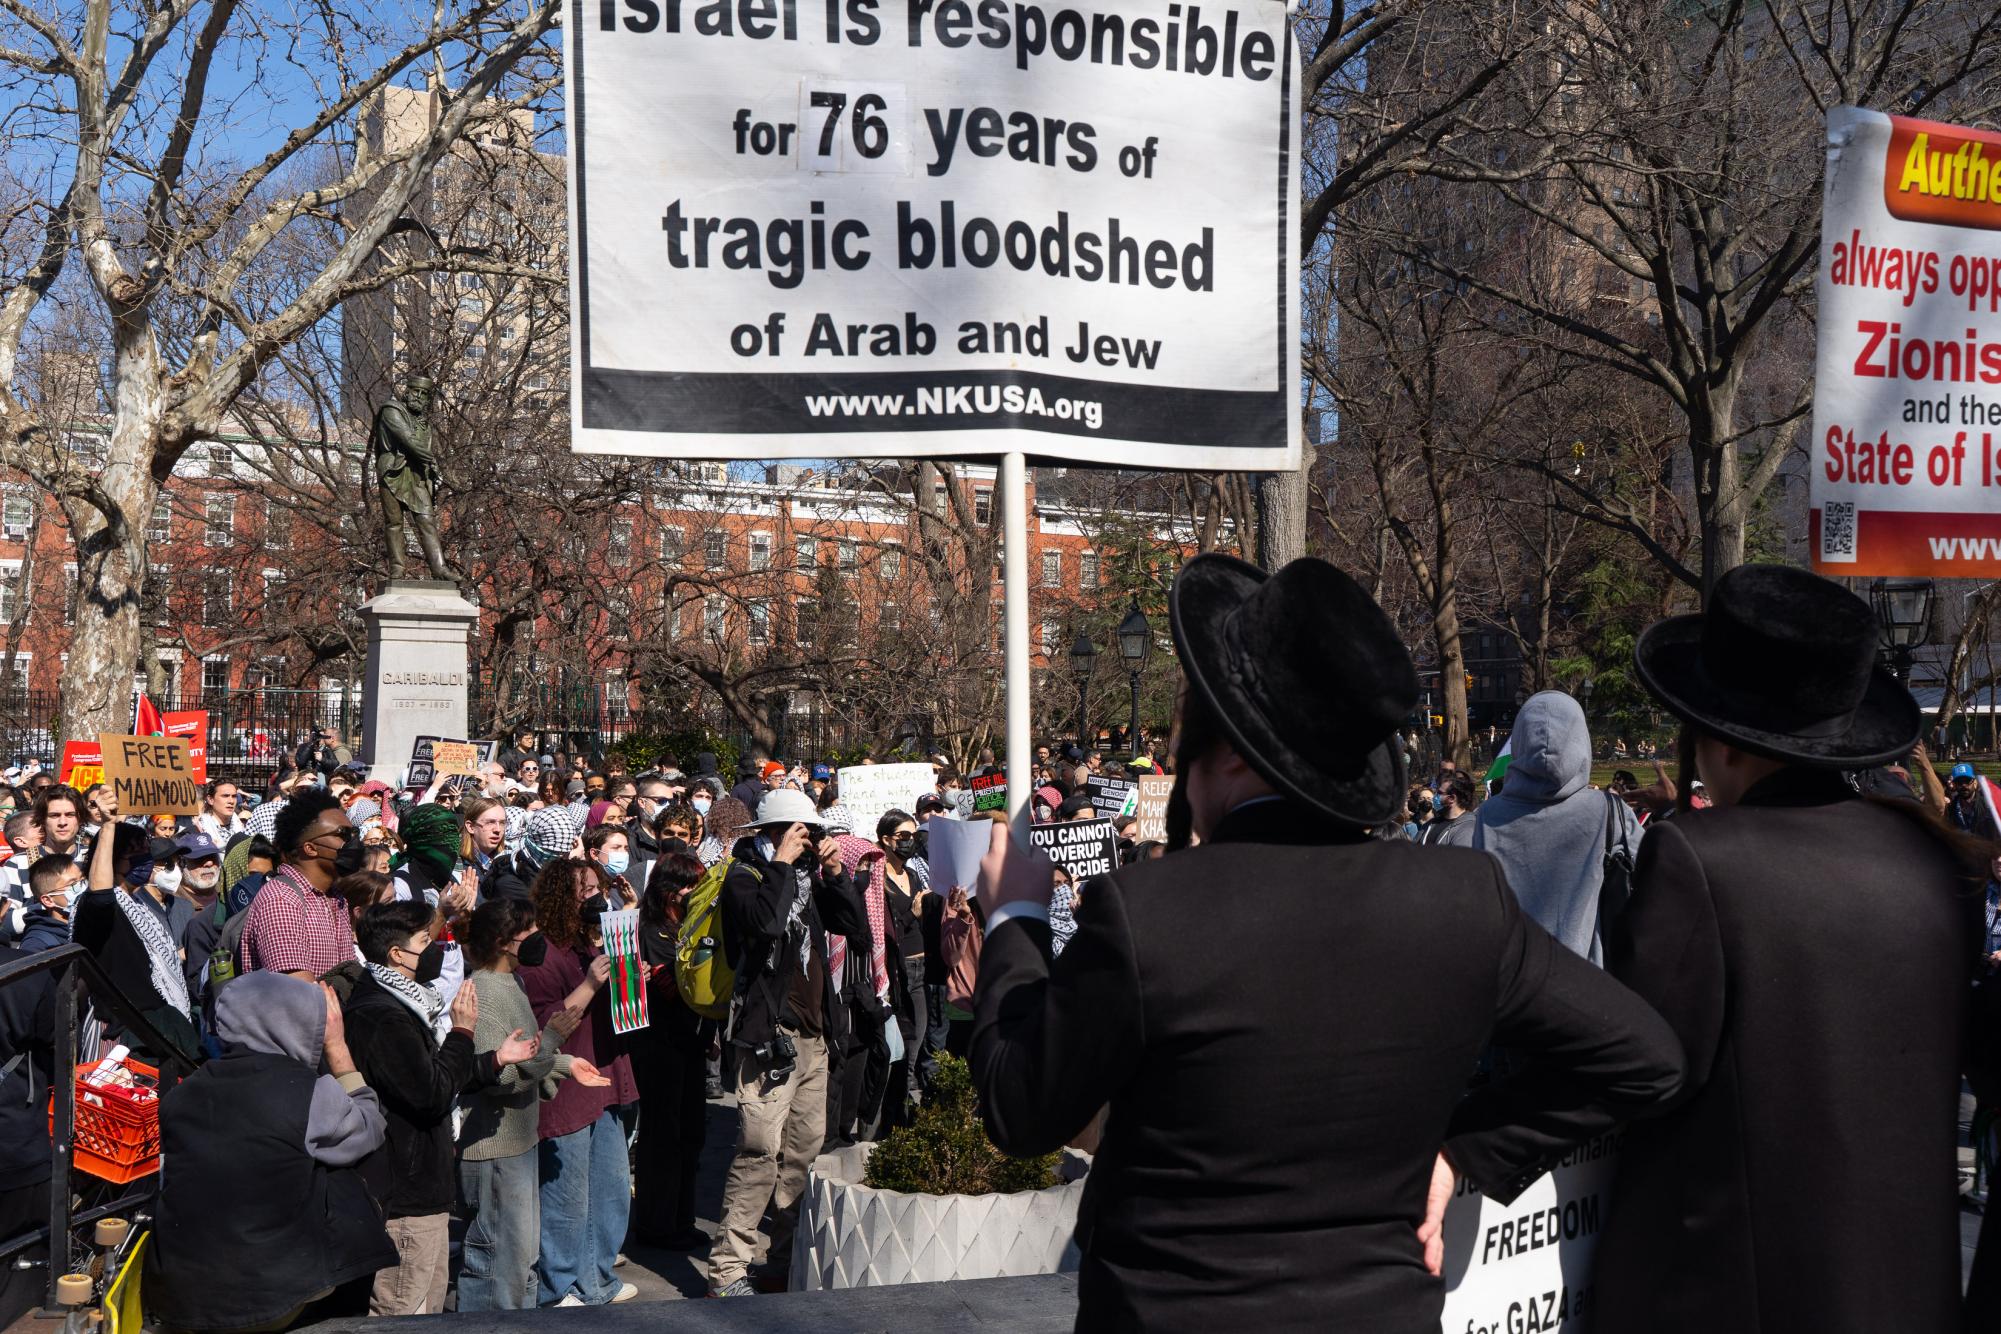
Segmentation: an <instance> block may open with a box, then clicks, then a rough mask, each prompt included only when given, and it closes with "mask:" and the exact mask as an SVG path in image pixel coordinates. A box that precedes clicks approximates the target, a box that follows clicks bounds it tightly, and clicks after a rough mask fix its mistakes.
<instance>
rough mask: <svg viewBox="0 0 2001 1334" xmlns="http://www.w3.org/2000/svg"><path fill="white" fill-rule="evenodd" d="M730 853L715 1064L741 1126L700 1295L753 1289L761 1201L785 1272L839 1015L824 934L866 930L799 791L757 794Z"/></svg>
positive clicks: (850, 888) (854, 936) (822, 1125)
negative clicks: (724, 1011) (730, 982)
mask: <svg viewBox="0 0 2001 1334" xmlns="http://www.w3.org/2000/svg"><path fill="white" fill-rule="evenodd" d="M731 856H732V857H733V858H734V861H733V863H732V864H731V866H730V869H729V873H728V875H727V876H726V877H725V878H724V880H723V891H722V905H723V943H724V948H725V949H727V950H728V952H729V959H730V962H731V963H732V964H734V965H735V967H736V1002H735V1007H734V1013H733V1015H732V1020H731V1026H730V1034H729V1043H728V1045H727V1046H725V1048H724V1061H725V1066H726V1069H725V1078H726V1079H728V1080H729V1081H730V1082H732V1083H733V1084H734V1085H735V1088H736V1095H737V1112H738V1129H737V1150H736V1157H735V1158H734V1159H732V1160H731V1162H730V1173H729V1180H728V1182H727V1183H726V1184H725V1185H724V1187H723V1209H722V1228H721V1231H720V1232H718V1234H717V1236H716V1242H715V1246H714V1248H713V1249H712V1250H711V1252H710V1256H709V1292H710V1293H711V1295H713V1296H718V1297H741V1296H748V1295H750V1294H751V1293H754V1292H755V1291H756V1288H755V1287H754V1286H753V1284H752V1283H751V1281H750V1280H749V1278H748V1277H746V1274H747V1271H748V1270H749V1267H750V1260H751V1255H752V1253H753V1251H754V1249H755V1247H756V1244H757V1230H758V1221H759V1220H760V1219H761V1218H762V1217H763V1216H764V1210H765V1206H766V1205H770V1206H772V1216H773V1222H772V1226H771V1250H770V1255H771V1257H772V1260H773V1262H774V1264H775V1265H776V1266H777V1267H779V1268H780V1269H781V1270H782V1268H783V1266H784V1265H785V1263H786V1259H785V1257H787V1256H788V1255H789V1254H790V1253H791V1249H792V1246H791V1242H792V1229H793V1226H794V1225H795V1223H796V1221H797V1219H798V1214H799V1196H800V1195H801V1193H802V1192H803V1191H804V1190H805V1187H806V1167H807V1165H808V1164H809V1163H811V1162H812V1161H813V1156H814V1155H815V1154H817V1153H819V1151H820V1146H821V1143H822V1141H823V1140H824V1139H825V1138H826V1132H827V1048H828V1045H829V1042H830V1040H838V1039H839V1038H840V1037H841V1036H842V1034H841V1033H840V1032H839V1031H838V1030H839V1029H840V1028H842V1027H844V1026H845V1024H846V1014H845V1011H844V1007H843V1006H841V1005H840V1004H838V1003H837V1002H836V1000H835V997H834V984H835V981H836V980H837V973H838V970H836V969H831V968H829V966H828V952H827V937H828V935H829V933H832V934H834V935H838V936H843V937H846V938H847V947H849V948H859V949H866V948H867V944H866V941H867V938H868V918H867V916H866V914H865V913H864V911H863V909H862V904H861V900H860V898H859V897H858V896H857V895H856V893H855V889H854V884H853V882H852V881H851V880H850V879H849V877H848V874H847V872H846V871H845V870H844V869H843V868H842V866H841V850H840V845H839V843H838V842H837V841H836V840H835V839H833V838H831V837H828V836H827V829H826V821H825V820H824V819H823V818H822V817H821V815H820V812H819V811H818V810H816V809H815V808H814V806H813V799H812V798H811V797H809V796H807V795H806V794H805V793H804V792H800V791H797V790H795V789H792V788H776V789H774V790H772V791H770V792H767V793H765V794H764V797H763V799H762V800H760V801H759V802H758V805H757V818H756V819H755V820H753V821H752V822H751V825H750V828H749V830H748V831H746V836H745V837H744V838H742V839H740V840H738V842H737V845H736V847H735V849H734V850H733V851H732V853H731ZM858 942H859V943H858Z"/></svg>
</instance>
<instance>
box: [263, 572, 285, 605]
mask: <svg viewBox="0 0 2001 1334" xmlns="http://www.w3.org/2000/svg"><path fill="white" fill-rule="evenodd" d="M284 602H285V572H284V571H283V570H266V571H264V610H265V612H266V613H267V614H268V613H270V612H274V611H277V610H278V609H279V608H280V607H282V606H283V605H284Z"/></svg>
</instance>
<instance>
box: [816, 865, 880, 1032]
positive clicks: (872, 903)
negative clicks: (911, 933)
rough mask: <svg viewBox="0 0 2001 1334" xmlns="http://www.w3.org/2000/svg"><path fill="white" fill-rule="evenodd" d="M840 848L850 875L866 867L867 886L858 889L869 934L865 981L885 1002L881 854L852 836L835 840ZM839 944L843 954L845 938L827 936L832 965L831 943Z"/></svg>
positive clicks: (829, 957)
mask: <svg viewBox="0 0 2001 1334" xmlns="http://www.w3.org/2000/svg"><path fill="white" fill-rule="evenodd" d="M835 842H837V843H838V844H839V845H840V849H841V865H842V866H843V867H845V868H846V869H847V872H848V874H849V875H850V876H853V875H855V874H856V872H857V871H858V869H859V868H861V867H864V866H866V867H867V868H868V872H867V875H868V884H867V886H866V887H864V888H863V890H862V907H863V908H864V909H866V910H867V912H868V933H869V958H868V970H869V981H870V983H871V984H872V985H873V986H874V988H875V997H876V999H877V1000H880V1001H887V1000H888V999H889V905H888V902H887V900H885V899H884V898H883V853H882V849H881V848H879V847H877V846H876V845H875V844H873V843H871V842H869V841H868V840H867V839H865V838H859V837H857V836H855V835H853V834H842V835H841V836H840V837H839V838H838V839H836V840H835ZM836 940H838V941H840V942H841V944H842V947H843V954H845V952H846V945H847V938H846V937H845V936H836V935H832V934H829V935H828V937H827V947H828V960H829V963H830V964H832V963H833V955H832V951H833V942H834V941H836Z"/></svg>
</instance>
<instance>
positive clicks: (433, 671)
mask: <svg viewBox="0 0 2001 1334" xmlns="http://www.w3.org/2000/svg"><path fill="white" fill-rule="evenodd" d="M361 619H362V620H363V621H364V622H366V623H367V626H368V671H367V674H366V676H365V677H364V678H363V680H362V695H361V716H362V727H363V729H364V730H363V735H362V756H363V758H364V759H366V761H367V763H368V776H369V777H370V778H378V779H381V780H382V781H383V782H385V783H388V784H390V785H391V786H392V787H393V786H396V785H398V784H400V783H401V782H402V781H403V775H404V772H405V770H407V769H408V768H409V767H410V747H411V745H412V744H413V743H414V742H415V740H416V739H417V738H418V737H420V736H442V737H455V738H459V739H464V740H470V739H471V738H469V737H467V736H466V726H467V723H466V713H467V708H466V688H467V680H466V676H467V663H468V656H467V649H466V636H467V634H468V633H469V632H470V631H471V630H472V627H473V626H474V625H475V624H477V623H478V621H479V609H478V608H477V607H475V606H473V605H472V603H470V602H468V601H466V599H465V595H464V594H462V593H461V592H459V588H458V585H457V584H454V583H451V582H449V581H446V580H438V579H391V580H390V581H389V583H388V584H387V585H386V586H385V587H384V588H383V590H382V592H381V593H379V594H378V595H376V596H375V597H372V598H370V599H369V600H368V601H366V602H364V603H362V604H361Z"/></svg>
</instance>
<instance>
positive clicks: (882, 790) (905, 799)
mask: <svg viewBox="0 0 2001 1334" xmlns="http://www.w3.org/2000/svg"><path fill="white" fill-rule="evenodd" d="M835 781H837V782H838V783H839V784H840V788H841V805H843V806H845V807H847V808H848V815H849V816H850V818H852V819H853V820H854V822H855V826H854V827H855V833H856V834H857V835H858V836H860V837H862V838H874V837H875V825H876V821H878V820H880V819H882V817H883V816H885V815H887V814H888V813H889V812H891V811H903V812H905V813H906V814H910V815H914V814H916V806H917V799H918V798H919V797H921V796H923V795H924V794H925V793H927V792H936V791H937V790H938V773H937V770H935V769H933V768H932V767H931V766H930V765H928V764H857V765H854V766H852V767H850V768H846V769H842V770H841V771H840V773H839V775H838V777H837V778H836V780H835Z"/></svg>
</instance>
